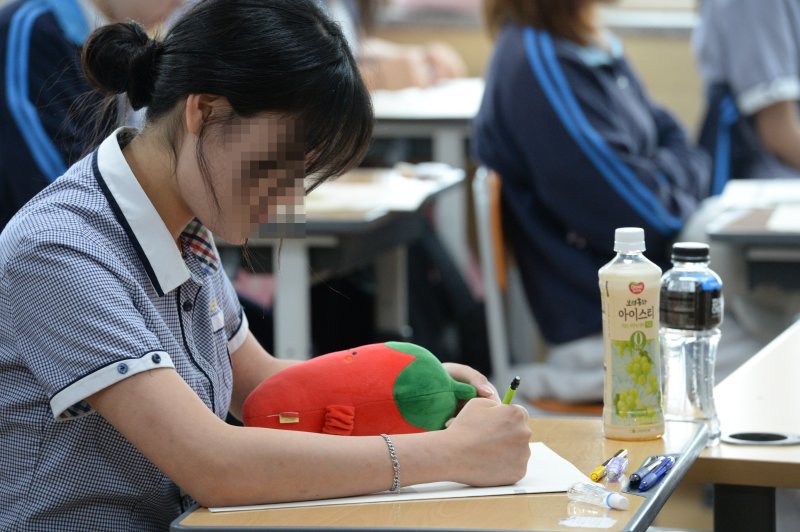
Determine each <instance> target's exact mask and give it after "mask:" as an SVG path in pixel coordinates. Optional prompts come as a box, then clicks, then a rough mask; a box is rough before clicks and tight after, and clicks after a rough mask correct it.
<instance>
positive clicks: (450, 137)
mask: <svg viewBox="0 0 800 532" xmlns="http://www.w3.org/2000/svg"><path fill="white" fill-rule="evenodd" d="M433 160H434V161H438V162H443V163H447V164H449V165H450V166H453V167H455V168H461V169H462V170H464V171H465V172H466V170H467V153H466V150H465V148H464V133H463V131H461V130H459V129H458V128H452V129H448V128H443V129H441V130H437V131H435V132H434V134H433ZM465 188H466V187H463V186H458V187H455V188H453V189H452V190H448V191H446V192H444V193H443V194H441V195H440V196H439V197H438V198H436V214H435V217H436V233H437V234H438V235H439V237H440V238H441V239H442V242H443V243H444V245H445V247H446V248H447V251H449V252H450V255H451V256H452V257H453V259H454V260H455V263H456V264H457V265H458V269H459V271H461V274H462V275H465V274H466V273H467V272H468V271H469V262H470V260H469V250H468V248H467V217H466V214H465V211H466V205H467V197H466V191H465Z"/></svg>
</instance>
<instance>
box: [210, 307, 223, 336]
mask: <svg viewBox="0 0 800 532" xmlns="http://www.w3.org/2000/svg"><path fill="white" fill-rule="evenodd" d="M223 327H225V316H223V315H222V310H220V309H217V310H216V311H214V312H213V313H212V314H211V330H212V331H214V332H217V331H218V330H220V329H222V328H223Z"/></svg>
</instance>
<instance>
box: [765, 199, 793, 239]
mask: <svg viewBox="0 0 800 532" xmlns="http://www.w3.org/2000/svg"><path fill="white" fill-rule="evenodd" d="M767 229H769V230H770V231H781V232H786V233H800V203H794V204H790V205H778V206H777V207H775V210H774V211H772V214H771V215H770V217H769V220H767Z"/></svg>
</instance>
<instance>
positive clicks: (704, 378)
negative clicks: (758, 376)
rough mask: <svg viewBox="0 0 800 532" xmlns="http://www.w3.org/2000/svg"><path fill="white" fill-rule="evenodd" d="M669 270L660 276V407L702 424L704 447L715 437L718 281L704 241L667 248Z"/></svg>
mask: <svg viewBox="0 0 800 532" xmlns="http://www.w3.org/2000/svg"><path fill="white" fill-rule="evenodd" d="M672 263H673V268H672V269H671V270H669V271H668V272H666V273H665V274H664V276H663V277H662V279H661V316H660V317H661V355H662V364H663V368H664V382H663V389H662V394H663V408H664V416H665V417H666V418H668V419H699V420H703V421H705V422H706V426H707V427H708V440H707V442H706V445H708V446H712V445H717V444H718V443H719V439H720V428H719V419H718V418H717V411H716V408H715V407H714V363H715V361H716V357H717V347H718V345H719V339H720V330H719V325H720V324H721V323H722V317H723V312H724V299H723V296H722V281H721V280H720V278H719V276H718V275H717V274H716V273H714V272H713V271H712V270H711V269H710V268H709V267H708V263H709V249H708V245H706V244H701V243H695V242H679V243H676V244H675V245H674V246H672Z"/></svg>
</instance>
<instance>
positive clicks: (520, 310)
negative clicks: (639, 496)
mask: <svg viewBox="0 0 800 532" xmlns="http://www.w3.org/2000/svg"><path fill="white" fill-rule="evenodd" d="M501 187H502V180H501V178H500V176H499V175H498V174H497V173H496V172H494V171H492V170H489V169H487V168H485V167H480V168H478V170H477V171H476V173H475V176H474V179H473V181H472V197H473V203H474V208H475V221H476V231H477V237H478V254H479V257H480V266H481V276H482V280H483V285H484V293H485V299H486V302H485V303H486V305H485V308H486V322H487V328H488V332H489V356H490V360H491V364H492V381H493V382H494V383H495V385H496V386H498V387H499V389H504V387H505V386H507V383H505V382H500V380H499V379H508V378H510V376H511V375H512V373H513V365H514V364H515V363H519V364H525V363H532V362H543V361H544V360H545V355H546V350H547V346H546V343H545V342H544V340H543V338H542V336H541V333H540V332H539V329H538V326H537V325H536V322H535V320H534V318H533V315H532V314H531V311H530V309H529V307H528V303H527V301H526V300H525V291H524V290H523V287H522V280H521V278H520V276H519V271H518V270H517V268H516V266H515V264H514V260H513V256H512V255H511V253H510V250H509V248H508V247H507V246H506V245H505V238H504V233H503V220H502V200H501ZM531 404H532V406H533V407H535V408H536V409H537V410H539V411H542V412H544V413H553V414H573V415H591V416H595V415H600V413H601V411H602V405H601V404H595V403H589V404H575V403H566V402H563V401H558V400H555V399H548V398H541V399H537V400H534V401H532V402H531Z"/></svg>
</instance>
